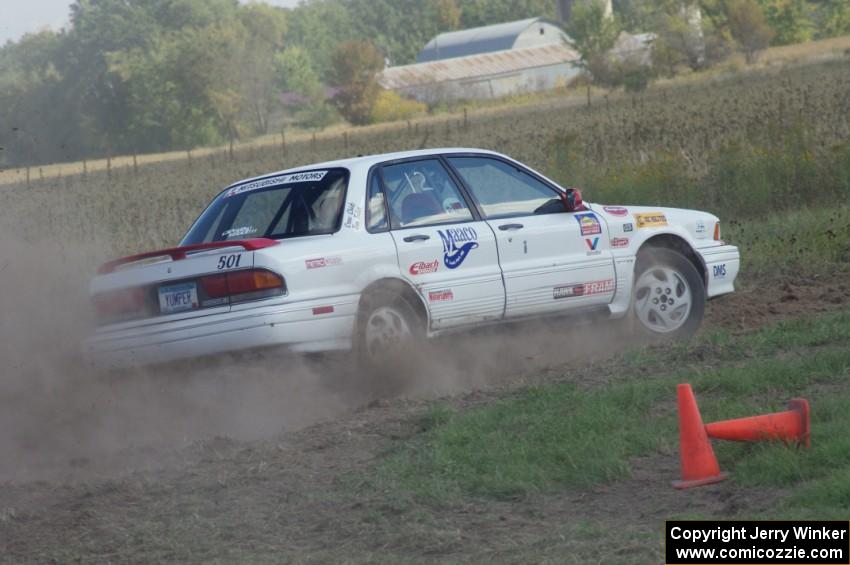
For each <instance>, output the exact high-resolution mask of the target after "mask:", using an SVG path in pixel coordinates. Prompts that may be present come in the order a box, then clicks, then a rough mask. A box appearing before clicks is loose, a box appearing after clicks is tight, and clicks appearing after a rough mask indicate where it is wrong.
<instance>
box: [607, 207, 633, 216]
mask: <svg viewBox="0 0 850 565" xmlns="http://www.w3.org/2000/svg"><path fill="white" fill-rule="evenodd" d="M602 209H603V210H605V213H606V214H611V215H612V216H620V217H622V216H628V215H629V209H628V208H623V207H622V206H603V207H602Z"/></svg>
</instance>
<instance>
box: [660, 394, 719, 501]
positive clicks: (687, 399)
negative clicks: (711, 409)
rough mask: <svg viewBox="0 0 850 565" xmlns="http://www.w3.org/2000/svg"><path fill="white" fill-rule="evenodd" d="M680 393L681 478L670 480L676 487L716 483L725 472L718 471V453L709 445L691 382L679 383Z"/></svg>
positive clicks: (709, 441) (682, 487)
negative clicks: (679, 479) (716, 454)
mask: <svg viewBox="0 0 850 565" xmlns="http://www.w3.org/2000/svg"><path fill="white" fill-rule="evenodd" d="M677 394H678V397H679V443H680V455H681V459H682V480H681V481H673V487H674V488H678V489H684V488H691V487H698V486H702V485H709V484H712V483H718V482H720V481H722V480H724V479H725V478H726V477H727V475H726V473H722V472H721V471H720V466H719V465H718V464H717V457H715V456H714V450H713V449H712V448H711V440H709V439H708V434H707V433H706V431H705V426H703V424H702V416H700V413H699V408H697V401H696V398H694V392H693V390H691V385H689V384H680V385H679V386H678V388H677Z"/></svg>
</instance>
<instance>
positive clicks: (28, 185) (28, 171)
mask: <svg viewBox="0 0 850 565" xmlns="http://www.w3.org/2000/svg"><path fill="white" fill-rule="evenodd" d="M29 187H30V166H29V165H27V188H29Z"/></svg>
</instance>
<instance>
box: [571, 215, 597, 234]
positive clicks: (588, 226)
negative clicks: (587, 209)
mask: <svg viewBox="0 0 850 565" xmlns="http://www.w3.org/2000/svg"><path fill="white" fill-rule="evenodd" d="M575 218H576V221H577V222H578V225H579V226H580V227H581V235H596V234H600V233H602V226H601V225H599V218H597V217H596V214H594V213H592V212H591V213H588V214H576V215H575Z"/></svg>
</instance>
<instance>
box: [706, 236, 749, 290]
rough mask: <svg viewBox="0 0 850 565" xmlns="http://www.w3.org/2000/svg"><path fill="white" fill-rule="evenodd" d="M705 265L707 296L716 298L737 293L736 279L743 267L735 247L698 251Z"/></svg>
mask: <svg viewBox="0 0 850 565" xmlns="http://www.w3.org/2000/svg"><path fill="white" fill-rule="evenodd" d="M697 252H698V253H699V254H700V256H701V257H702V260H703V263H705V275H706V279H705V280H706V296H707V297H708V298H714V297H715V296H720V295H722V294H729V293H730V292H735V279H736V278H737V276H738V270H739V269H740V267H741V254H740V253H739V252H738V248H737V247H735V246H734V245H718V246H714V247H703V248H701V249H697Z"/></svg>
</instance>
